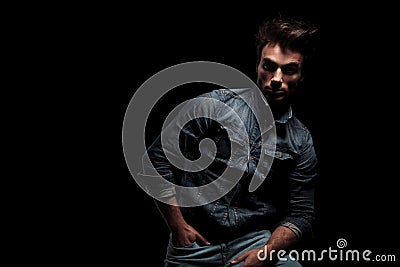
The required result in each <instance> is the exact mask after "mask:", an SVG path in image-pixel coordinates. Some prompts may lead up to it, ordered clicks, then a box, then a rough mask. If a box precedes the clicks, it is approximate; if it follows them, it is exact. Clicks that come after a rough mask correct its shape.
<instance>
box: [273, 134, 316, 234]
mask: <svg viewBox="0 0 400 267" xmlns="http://www.w3.org/2000/svg"><path fill="white" fill-rule="evenodd" d="M317 163H318V161H317V157H316V153H315V149H314V145H313V140H312V137H311V135H310V134H309V133H308V134H307V135H306V141H305V146H304V149H303V150H302V152H301V154H300V155H299V157H298V159H297V163H296V166H295V168H294V170H293V172H292V173H291V174H290V176H289V181H288V182H289V201H288V213H287V216H286V217H285V218H284V219H283V220H282V221H281V222H280V225H282V226H285V227H288V228H289V229H291V230H292V231H293V232H294V233H295V234H296V235H297V237H298V238H301V237H304V236H310V235H311V233H312V226H313V223H314V220H315V209H314V192H315V178H316V177H317Z"/></svg>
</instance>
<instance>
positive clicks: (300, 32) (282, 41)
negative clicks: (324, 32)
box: [256, 16, 318, 64]
mask: <svg viewBox="0 0 400 267" xmlns="http://www.w3.org/2000/svg"><path fill="white" fill-rule="evenodd" d="M317 32H318V28H317V26H316V25H314V24H312V23H310V22H308V21H304V20H300V19H295V18H292V17H284V16H280V17H277V18H273V19H270V20H266V21H264V22H263V23H262V24H261V25H260V26H259V28H258V32H257V33H256V48H257V64H258V63H259V62H260V60H261V51H262V49H263V48H264V46H265V45H267V44H269V43H271V44H273V45H275V44H278V45H279V46H280V47H281V48H282V49H283V51H285V50H286V49H290V50H292V51H294V52H299V53H301V54H302V55H303V63H306V62H307V61H308V60H309V58H310V57H311V56H312V55H313V54H314V52H315V48H316V40H317V37H316V33H317Z"/></svg>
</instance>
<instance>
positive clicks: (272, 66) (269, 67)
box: [263, 62, 278, 72]
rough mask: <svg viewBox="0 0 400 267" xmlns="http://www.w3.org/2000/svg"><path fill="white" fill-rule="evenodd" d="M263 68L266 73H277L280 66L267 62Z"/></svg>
mask: <svg viewBox="0 0 400 267" xmlns="http://www.w3.org/2000/svg"><path fill="white" fill-rule="evenodd" d="M263 68H264V70H266V71H271V72H274V71H276V69H277V68H278V66H277V65H276V64H273V63H271V62H266V63H264V64H263Z"/></svg>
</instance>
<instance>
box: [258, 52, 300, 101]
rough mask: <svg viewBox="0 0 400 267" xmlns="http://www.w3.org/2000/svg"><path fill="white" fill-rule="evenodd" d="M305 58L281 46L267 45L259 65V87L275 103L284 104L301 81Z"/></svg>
mask: <svg viewBox="0 0 400 267" xmlns="http://www.w3.org/2000/svg"><path fill="white" fill-rule="evenodd" d="M302 63H303V56H302V55H301V54H300V53H298V52H293V51H291V50H288V49H287V50H286V51H285V52H283V51H282V50H281V47H280V46H279V45H272V44H267V45H266V46H264V48H263V50H262V51H261V59H260V63H259V64H258V65H257V85H258V87H259V88H260V89H261V91H262V92H263V94H264V95H265V97H266V98H267V99H268V100H269V101H272V102H273V103H284V102H286V101H287V100H288V99H289V97H290V96H291V95H292V94H293V92H294V91H295V89H296V87H297V85H298V83H299V82H300V80H301V65H302Z"/></svg>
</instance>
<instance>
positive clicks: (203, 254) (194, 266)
mask: <svg viewBox="0 0 400 267" xmlns="http://www.w3.org/2000/svg"><path fill="white" fill-rule="evenodd" d="M270 236H271V232H270V231H268V230H262V231H257V232H252V233H249V234H246V235H244V236H242V237H239V238H237V239H234V240H232V241H229V242H227V243H221V244H211V245H209V246H202V245H199V244H198V243H197V242H194V243H193V244H191V245H190V246H185V247H174V246H173V245H172V242H171V239H170V240H169V244H168V248H167V255H166V259H165V267H175V266H185V267H200V266H201V267H204V266H220V267H223V266H235V267H239V266H242V265H243V262H240V263H238V264H235V265H231V264H230V261H232V260H233V259H235V258H237V257H238V256H240V255H241V254H243V253H244V252H246V251H249V250H251V249H254V248H264V245H265V243H266V242H267V241H268V239H269V237H270ZM285 258H286V259H287V261H285V260H281V261H278V262H277V263H276V265H275V266H281V267H285V266H287V267H289V266H297V267H299V266H301V264H300V263H299V262H297V261H292V260H290V258H289V257H288V256H286V257H285Z"/></svg>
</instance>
